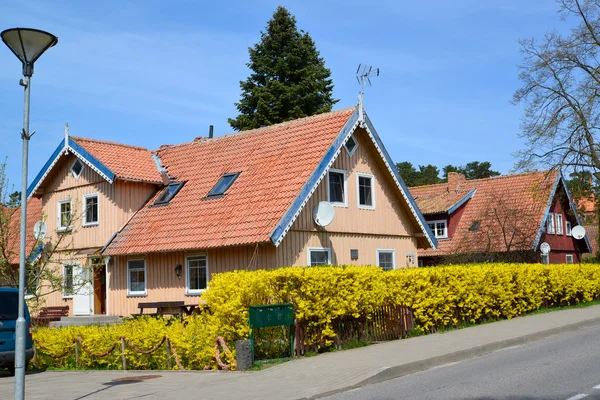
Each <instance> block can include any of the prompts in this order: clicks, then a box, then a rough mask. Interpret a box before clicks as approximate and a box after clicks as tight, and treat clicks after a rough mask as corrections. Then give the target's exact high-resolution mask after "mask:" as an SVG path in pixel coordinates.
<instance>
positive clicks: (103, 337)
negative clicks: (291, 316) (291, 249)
mask: <svg viewBox="0 0 600 400" xmlns="http://www.w3.org/2000/svg"><path fill="white" fill-rule="evenodd" d="M599 296H600V265H595V264H583V265H581V266H579V265H574V264H571V265H540V264H485V265H473V266H448V267H435V268H412V269H402V270H395V271H390V272H383V271H382V270H381V269H379V268H377V267H355V266H340V267H313V268H303V267H290V268H282V269H276V270H259V271H236V272H230V273H223V274H216V275H214V276H213V277H212V280H211V282H210V288H209V289H208V290H207V291H206V292H205V293H204V294H203V296H202V299H203V300H206V301H207V303H208V305H209V307H210V310H211V313H205V314H202V315H200V316H197V317H190V318H186V319H185V322H184V323H182V322H181V321H180V320H178V319H175V318H174V319H170V320H163V319H153V318H147V319H136V320H131V321H126V322H124V323H123V324H121V325H112V326H105V327H67V328H61V329H47V328H42V329H37V330H36V331H35V332H34V338H35V339H36V340H37V341H38V342H39V343H40V345H41V346H43V347H44V348H45V349H46V350H45V353H47V354H51V355H54V356H56V355H60V354H62V353H64V352H65V351H66V350H67V349H69V348H70V349H72V348H73V339H74V338H75V337H77V336H79V337H81V338H82V340H83V342H84V344H85V345H86V346H88V347H89V348H90V350H92V351H93V352H97V353H101V352H104V351H106V350H107V349H108V348H109V347H110V346H111V345H112V344H113V343H115V342H116V341H118V340H119V337H120V336H124V337H126V338H127V339H128V340H130V341H131V342H132V343H134V344H135V345H136V346H137V347H139V348H141V349H149V348H152V347H154V346H156V344H157V343H158V342H159V341H160V339H161V338H162V337H163V336H165V335H166V336H167V337H168V338H169V339H170V340H171V342H172V343H173V346H174V347H175V348H176V350H177V353H178V355H179V356H180V358H181V360H182V364H183V366H184V367H185V368H190V369H202V368H204V367H206V366H208V367H211V368H215V367H216V363H215V361H214V359H213V357H214V341H215V338H216V336H219V335H220V336H224V337H225V339H226V340H227V342H228V343H229V344H230V346H233V344H234V341H235V340H237V339H241V338H248V335H249V329H248V307H249V306H250V305H260V304H275V303H293V304H294V307H295V311H296V318H297V319H298V320H301V321H304V322H306V323H307V324H308V328H309V336H308V338H307V340H308V342H309V343H307V344H316V345H318V346H329V345H331V344H332V343H333V341H334V339H335V337H336V333H335V331H334V327H335V322H336V320H339V319H342V318H348V317H353V318H365V317H366V318H369V317H370V315H371V314H372V312H373V310H374V309H376V308H377V307H380V306H383V305H403V306H407V307H410V308H411V309H412V310H413V312H414V315H415V322H416V326H417V328H418V329H421V330H433V329H435V328H439V327H443V326H448V325H456V324H459V323H461V322H470V323H476V322H481V321H485V320H494V319H502V318H512V317H514V316H517V315H522V314H524V313H526V312H528V311H532V310H536V309H538V308H540V307H542V306H544V305H547V306H548V307H553V306H562V305H572V304H578V303H580V302H586V301H591V300H593V299H595V298H598V297H599ZM232 357H233V355H232ZM81 360H82V361H81V362H82V365H83V366H85V367H87V368H110V369H118V368H121V361H120V347H119V348H117V349H116V350H115V351H114V352H113V353H111V355H109V356H107V357H104V358H94V357H90V356H88V355H87V354H86V353H85V352H82V357H81ZM43 362H46V363H47V364H48V365H52V366H56V367H67V368H68V367H73V366H74V358H73V352H72V351H71V353H70V356H66V357H63V358H60V359H57V360H55V361H52V360H51V359H50V358H49V357H44V358H43ZM127 362H128V368H132V369H133V368H137V369H162V368H166V352H165V350H164V349H160V350H158V351H157V352H156V353H154V354H153V355H140V354H137V353H134V352H133V351H132V350H129V349H128V350H127ZM227 362H228V363H231V362H232V360H227ZM173 365H175V364H174V363H173Z"/></svg>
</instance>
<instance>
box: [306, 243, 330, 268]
mask: <svg viewBox="0 0 600 400" xmlns="http://www.w3.org/2000/svg"><path fill="white" fill-rule="evenodd" d="M307 264H308V265H310V266H311V267H314V266H315V265H329V264H331V249H329V248H326V247H309V248H308V263H307Z"/></svg>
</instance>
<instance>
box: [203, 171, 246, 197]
mask: <svg viewBox="0 0 600 400" xmlns="http://www.w3.org/2000/svg"><path fill="white" fill-rule="evenodd" d="M239 175H240V173H239V172H233V173H227V174H225V175H223V176H222V177H221V179H219V181H218V182H217V184H216V185H215V186H214V187H213V188H212V189H211V191H210V192H208V197H216V196H223V195H224V194H225V192H226V191H227V189H229V188H230V187H231V185H233V182H235V180H236V179H237V177H238V176H239Z"/></svg>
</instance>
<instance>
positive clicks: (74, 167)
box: [71, 159, 83, 180]
mask: <svg viewBox="0 0 600 400" xmlns="http://www.w3.org/2000/svg"><path fill="white" fill-rule="evenodd" d="M82 172H83V163H82V162H81V161H79V159H75V161H73V164H71V173H72V174H73V177H74V178H75V179H76V180H78V179H79V177H80V176H81V173H82Z"/></svg>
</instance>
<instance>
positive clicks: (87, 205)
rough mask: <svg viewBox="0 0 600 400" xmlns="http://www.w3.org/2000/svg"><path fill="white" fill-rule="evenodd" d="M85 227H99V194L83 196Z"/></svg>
mask: <svg viewBox="0 0 600 400" xmlns="http://www.w3.org/2000/svg"><path fill="white" fill-rule="evenodd" d="M83 207H84V214H83V226H94V225H98V221H99V219H98V217H99V215H98V194H97V193H94V194H87V195H85V196H83Z"/></svg>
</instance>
